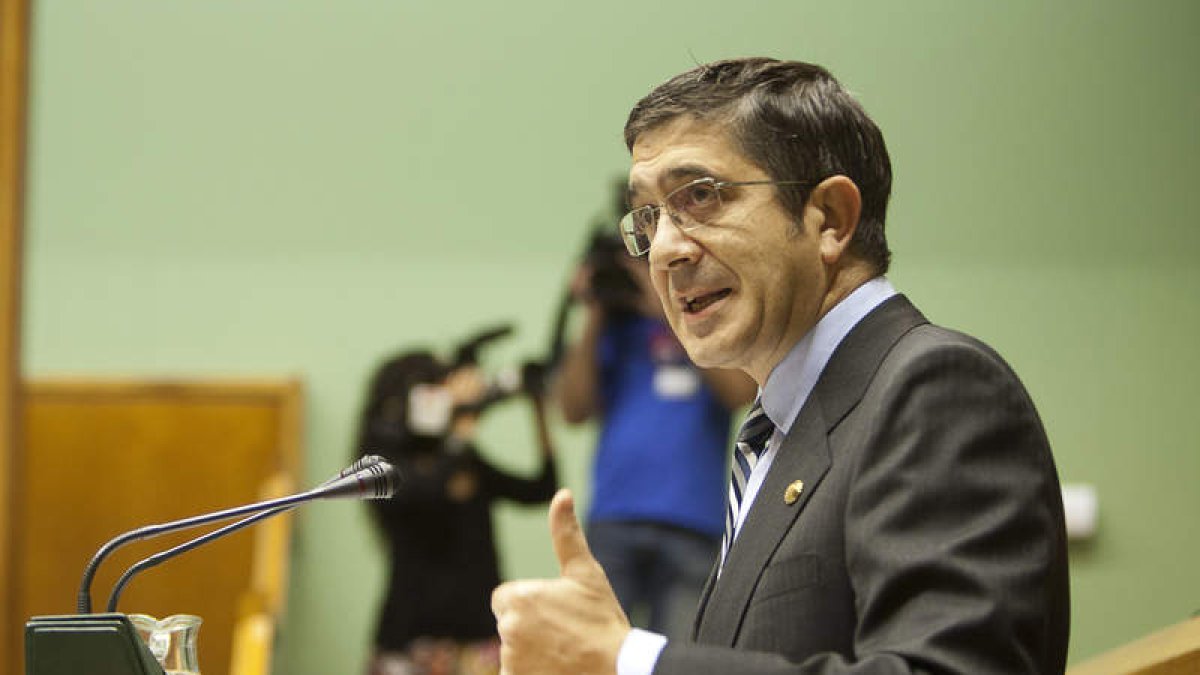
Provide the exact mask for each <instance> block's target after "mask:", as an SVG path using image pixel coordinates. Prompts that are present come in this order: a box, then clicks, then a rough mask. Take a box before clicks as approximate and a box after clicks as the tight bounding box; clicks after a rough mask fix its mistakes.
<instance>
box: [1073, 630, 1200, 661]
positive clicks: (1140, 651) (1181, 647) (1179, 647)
mask: <svg viewBox="0 0 1200 675" xmlns="http://www.w3.org/2000/svg"><path fill="white" fill-rule="evenodd" d="M1135 673H1136V674H1137V675H1194V674H1195V673H1200V618H1195V619H1189V620H1187V621H1184V622H1183V623H1177V624H1175V625H1173V626H1168V627H1166V628H1164V629H1162V630H1160V631H1157V632H1154V633H1151V634H1150V635H1147V636H1146V637H1144V638H1141V639H1139V640H1136V641H1134V642H1131V643H1129V644H1127V645H1122V646H1120V647H1117V648H1116V649H1114V650H1112V651H1110V652H1106V653H1104V654H1101V655H1100V656H1097V657H1095V658H1093V659H1089V660H1088V661H1086V662H1084V663H1081V664H1079V665H1077V666H1073V667H1072V668H1069V669H1068V670H1067V675H1133V674H1135Z"/></svg>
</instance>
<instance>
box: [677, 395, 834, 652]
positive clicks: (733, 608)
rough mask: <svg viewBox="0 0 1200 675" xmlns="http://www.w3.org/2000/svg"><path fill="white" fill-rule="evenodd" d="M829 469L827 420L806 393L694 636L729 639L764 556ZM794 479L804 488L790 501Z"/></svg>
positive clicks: (705, 603)
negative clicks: (787, 497)
mask: <svg viewBox="0 0 1200 675" xmlns="http://www.w3.org/2000/svg"><path fill="white" fill-rule="evenodd" d="M828 470H829V446H828V443H827V440H826V436H825V425H824V423H823V421H822V415H821V412H820V406H819V405H817V404H816V403H815V401H813V400H811V399H810V400H809V402H808V403H806V404H805V406H804V409H803V410H802V411H801V412H800V415H799V417H797V418H796V423H795V424H794V425H793V426H792V431H791V433H789V434H788V435H787V436H786V437H785V438H784V440H783V443H782V444H781V446H780V448H779V451H778V452H777V453H776V455H775V459H774V460H773V461H772V462H771V468H770V470H769V471H768V472H767V476H766V479H765V480H764V481H763V484H762V487H761V488H759V491H758V496H756V497H755V498H754V503H753V504H752V505H751V507H750V512H749V513H748V514H746V521H745V522H744V523H743V524H742V527H741V529H740V530H739V532H738V536H737V538H736V539H734V541H733V548H731V549H730V550H729V557H728V558H727V559H726V561H725V570H724V571H723V572H722V573H721V577H720V579H719V580H712V579H710V590H709V591H708V594H707V596H706V598H705V600H704V601H703V602H702V604H701V609H700V612H701V614H700V619H699V622H698V626H697V628H698V630H697V640H699V641H700V642H704V643H710V644H724V645H733V642H734V639H735V638H736V636H737V633H738V629H739V627H740V626H741V623H742V617H743V616H745V613H746V609H747V607H748V606H749V601H750V596H751V595H752V591H753V590H754V587H755V585H756V584H758V579H759V577H760V576H761V575H762V573H763V570H764V569H765V568H766V566H767V562H768V561H769V560H770V558H771V555H772V554H773V553H774V552H775V549H776V547H778V546H779V542H780V541H782V540H783V537H784V535H785V534H787V532H788V530H789V529H791V527H792V523H793V522H794V521H795V519H796V517H797V516H798V515H799V514H800V511H801V510H802V509H803V508H804V505H805V504H807V503H808V500H809V499H810V498H811V496H812V494H813V492H814V491H816V489H817V486H818V485H819V484H820V482H821V479H822V478H823V477H824V476H825V473H826V472H827V471H828ZM796 480H801V481H804V489H803V491H801V493H800V498H799V499H798V500H796V501H795V502H794V503H792V504H790V505H789V504H787V503H786V502H785V501H784V499H783V495H784V491H785V490H786V489H787V486H788V485H789V484H790V483H792V482H793V481H796Z"/></svg>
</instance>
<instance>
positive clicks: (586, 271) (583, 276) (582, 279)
mask: <svg viewBox="0 0 1200 675" xmlns="http://www.w3.org/2000/svg"><path fill="white" fill-rule="evenodd" d="M595 272H596V270H595V268H593V267H592V266H591V265H590V264H589V263H586V262H584V263H580V264H579V267H576V268H575V273H574V274H573V275H571V284H570V292H571V299H573V300H575V301H576V302H582V303H584V304H586V305H589V306H591V307H596V306H599V304H600V303H599V302H598V301H597V298H596V294H595V292H593V290H592V275H594V274H595Z"/></svg>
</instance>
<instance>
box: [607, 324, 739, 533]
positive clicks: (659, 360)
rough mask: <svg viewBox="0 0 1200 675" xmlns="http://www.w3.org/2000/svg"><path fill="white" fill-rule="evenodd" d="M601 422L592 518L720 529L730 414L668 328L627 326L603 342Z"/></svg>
mask: <svg viewBox="0 0 1200 675" xmlns="http://www.w3.org/2000/svg"><path fill="white" fill-rule="evenodd" d="M599 365H600V382H601V396H602V403H603V406H604V408H603V410H604V412H603V414H604V419H603V421H602V423H601V430H600V439H599V442H598V444H597V448H596V456H595V460H594V466H593V471H592V475H593V483H592V501H591V508H590V511H589V518H590V520H591V521H592V522H599V521H641V522H655V523H665V524H670V525H676V526H679V527H683V528H687V529H690V530H694V531H697V532H701V533H704V534H707V535H711V536H713V537H720V536H721V533H722V532H723V531H724V529H725V500H726V494H725V493H726V490H727V489H728V488H727V486H728V482H729V478H728V475H727V473H726V460H725V458H726V456H727V455H728V447H727V445H728V442H729V437H730V436H729V432H730V429H729V418H730V414H729V411H728V410H726V409H725V407H724V406H723V405H721V403H720V402H719V401H718V400H717V398H716V396H715V395H714V394H713V392H712V390H711V389H709V387H708V386H707V384H706V383H705V382H704V379H703V377H702V375H701V374H700V371H699V370H697V369H696V367H695V366H693V365H692V363H691V361H690V360H689V359H688V357H687V353H686V352H685V351H684V350H683V347H682V346H681V345H680V344H679V341H678V340H677V339H676V338H675V335H674V334H672V333H671V329H670V328H669V327H668V326H667V325H666V323H664V322H662V321H659V320H656V319H650V318H645V317H633V318H629V319H625V320H618V321H614V322H612V323H610V324H608V325H607V326H606V327H605V330H604V332H603V333H602V335H601V337H600V343H599Z"/></svg>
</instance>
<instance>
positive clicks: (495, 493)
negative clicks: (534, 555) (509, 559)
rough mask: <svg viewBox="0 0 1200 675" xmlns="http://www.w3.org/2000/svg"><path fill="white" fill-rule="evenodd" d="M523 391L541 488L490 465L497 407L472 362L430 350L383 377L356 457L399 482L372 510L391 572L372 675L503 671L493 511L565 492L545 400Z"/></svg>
mask: <svg viewBox="0 0 1200 675" xmlns="http://www.w3.org/2000/svg"><path fill="white" fill-rule="evenodd" d="M524 393H525V394H527V396H526V397H527V398H528V400H529V402H530V404H531V405H532V407H533V413H534V420H535V424H536V427H537V438H538V445H539V454H540V460H541V466H540V468H539V470H538V472H537V474H536V475H535V476H533V477H531V478H523V477H519V476H514V475H511V474H509V473H507V472H505V471H502V470H500V469H498V468H496V467H495V466H493V465H492V464H491V463H489V462H488V461H487V460H486V459H484V458H483V457H482V456H481V455H480V453H479V451H478V449H477V447H476V441H475V435H476V429H477V426H478V423H479V417H480V413H481V412H482V410H483V409H484V408H485V407H486V405H487V404H488V403H489V401H490V400H494V398H490V397H492V394H491V393H490V392H489V390H488V386H487V382H486V380H485V378H484V377H483V375H482V373H481V371H480V369H479V368H478V367H477V366H476V365H475V364H474V363H473V362H468V363H465V364H459V365H445V364H443V363H441V362H439V361H438V359H436V358H435V357H434V356H433V354H431V353H430V352H427V351H411V352H408V353H404V354H401V355H398V356H396V357H394V358H390V359H388V360H387V361H385V362H384V363H383V364H382V365H381V366H379V368H378V369H377V371H376V372H375V374H374V377H373V378H372V381H371V383H370V387H369V391H368V396H367V401H366V404H365V406H364V407H363V410H362V414H361V419H360V423H359V431H358V443H357V445H356V446H355V450H356V452H357V453H358V455H359V456H362V455H367V454H376V455H381V456H383V457H385V458H387V459H388V460H389V461H391V462H392V463H393V464H394V465H395V466H396V467H397V469H399V471H400V474H401V481H400V485H399V489H398V490H397V492H396V495H395V497H394V498H393V499H390V500H386V501H373V502H370V504H369V507H370V508H371V515H372V516H373V520H374V522H375V525H376V526H377V529H378V532H379V534H380V535H382V539H383V541H384V543H385V545H386V546H387V552H388V563H389V578H388V586H387V593H386V595H385V596H384V598H383V602H382V605H381V606H380V608H379V614H378V621H377V625H376V631H375V637H374V649H375V651H374V654H373V656H372V659H371V661H370V665H369V667H368V673H369V675H483V674H494V673H497V672H498V671H499V653H498V650H499V643H498V640H497V638H496V623H495V619H494V618H493V616H492V614H491V611H490V609H489V598H490V594H491V591H492V588H494V587H495V585H496V584H498V583H499V582H500V571H499V564H498V561H497V554H496V543H495V537H494V533H493V527H492V518H491V507H492V503H493V502H494V501H496V500H498V499H509V500H513V501H516V502H518V503H522V504H538V503H542V502H545V501H547V500H548V499H549V498H550V497H551V496H552V495H553V494H554V491H555V489H556V488H557V486H558V479H557V472H556V468H555V462H554V454H553V448H552V445H551V440H550V436H549V433H548V430H547V426H546V418H545V413H544V405H543V400H542V397H541V395H540V392H539V391H537V390H533V389H531V390H530V391H526V392H524Z"/></svg>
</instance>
